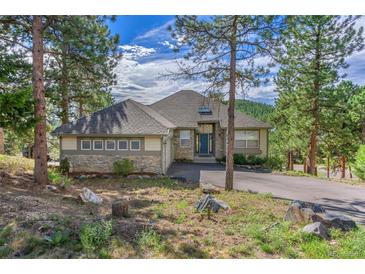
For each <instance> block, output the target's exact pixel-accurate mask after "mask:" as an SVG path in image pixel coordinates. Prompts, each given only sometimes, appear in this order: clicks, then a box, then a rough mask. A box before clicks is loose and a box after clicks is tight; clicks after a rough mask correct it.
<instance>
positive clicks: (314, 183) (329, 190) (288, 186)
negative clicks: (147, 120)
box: [169, 163, 365, 224]
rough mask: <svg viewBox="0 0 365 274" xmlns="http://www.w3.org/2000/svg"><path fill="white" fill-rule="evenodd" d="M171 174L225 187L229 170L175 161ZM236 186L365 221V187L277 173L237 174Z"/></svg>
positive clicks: (237, 188) (239, 188)
mask: <svg viewBox="0 0 365 274" xmlns="http://www.w3.org/2000/svg"><path fill="white" fill-rule="evenodd" d="M169 174H170V175H175V176H184V177H186V178H188V179H190V180H192V181H193V182H196V183H199V182H200V183H211V184H213V185H216V186H220V187H224V180H225V171H224V167H223V166H221V165H219V164H181V163H179V164H178V163H174V164H173V165H172V167H171V168H170V169H169ZM233 187H234V189H236V190H244V191H253V192H258V193H271V194H272V195H273V196H274V197H276V198H281V199H288V200H302V201H306V202H311V203H317V204H320V205H322V206H324V207H325V208H326V209H327V210H328V211H331V212H334V213H341V214H344V215H347V216H349V217H350V218H352V219H354V220H356V221H357V222H359V223H362V224H365V187H359V186H352V185H347V184H342V183H334V182H329V181H327V180H322V179H315V178H308V177H294V176H283V175H274V174H268V173H254V172H243V171H240V170H236V171H235V173H234V184H233Z"/></svg>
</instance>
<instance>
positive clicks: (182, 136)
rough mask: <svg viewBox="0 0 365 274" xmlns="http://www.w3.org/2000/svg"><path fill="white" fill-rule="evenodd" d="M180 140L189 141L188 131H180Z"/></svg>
mask: <svg viewBox="0 0 365 274" xmlns="http://www.w3.org/2000/svg"><path fill="white" fill-rule="evenodd" d="M180 139H188V140H190V130H180Z"/></svg>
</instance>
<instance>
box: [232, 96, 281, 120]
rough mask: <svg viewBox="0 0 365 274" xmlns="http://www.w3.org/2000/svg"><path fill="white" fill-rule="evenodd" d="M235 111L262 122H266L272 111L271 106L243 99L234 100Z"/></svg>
mask: <svg viewBox="0 0 365 274" xmlns="http://www.w3.org/2000/svg"><path fill="white" fill-rule="evenodd" d="M236 109H237V110H239V111H241V112H243V113H246V114H248V115H251V116H253V117H255V118H257V119H258V120H261V121H264V122H267V121H268V119H269V115H270V114H271V113H272V112H273V111H274V107H273V106H271V105H268V104H264V103H258V102H253V101H248V100H244V99H236Z"/></svg>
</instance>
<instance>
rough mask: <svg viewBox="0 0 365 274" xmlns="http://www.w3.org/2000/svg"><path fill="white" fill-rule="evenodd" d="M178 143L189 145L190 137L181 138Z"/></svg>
mask: <svg viewBox="0 0 365 274" xmlns="http://www.w3.org/2000/svg"><path fill="white" fill-rule="evenodd" d="M180 145H181V146H183V147H188V146H190V139H181V140H180Z"/></svg>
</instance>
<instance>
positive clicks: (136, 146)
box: [131, 141, 139, 150]
mask: <svg viewBox="0 0 365 274" xmlns="http://www.w3.org/2000/svg"><path fill="white" fill-rule="evenodd" d="M131 149H133V150H139V141H131Z"/></svg>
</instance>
